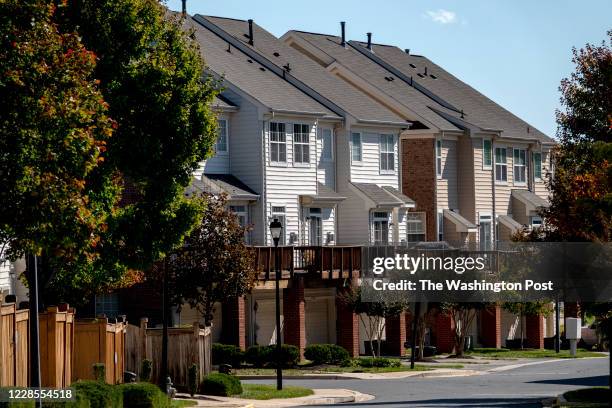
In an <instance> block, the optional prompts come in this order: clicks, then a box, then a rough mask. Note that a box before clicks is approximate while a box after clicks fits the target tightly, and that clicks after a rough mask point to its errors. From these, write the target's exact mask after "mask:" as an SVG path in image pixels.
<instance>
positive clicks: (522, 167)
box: [513, 149, 527, 183]
mask: <svg viewBox="0 0 612 408" xmlns="http://www.w3.org/2000/svg"><path fill="white" fill-rule="evenodd" d="M526 159H527V151H526V150H525V149H514V164H513V165H514V182H515V183H525V182H526V181H527V174H526V173H527V171H526V170H527V166H526V164H527V160H526Z"/></svg>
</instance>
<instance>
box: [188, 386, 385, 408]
mask: <svg viewBox="0 0 612 408" xmlns="http://www.w3.org/2000/svg"><path fill="white" fill-rule="evenodd" d="M313 391H314V394H313V395H309V396H307V397H300V398H290V399H287V398H285V399H271V400H247V399H241V398H228V397H213V396H204V395H196V396H195V398H193V399H195V400H197V402H198V405H197V406H198V407H211V408H213V407H214V408H284V407H297V406H304V405H333V404H341V403H356V402H363V401H369V400H371V399H374V396H372V395H368V394H362V393H360V392H357V391H351V390H345V389H333V388H330V389H314V390H313ZM179 396H182V397H185V398H188V396H186V395H184V394H179Z"/></svg>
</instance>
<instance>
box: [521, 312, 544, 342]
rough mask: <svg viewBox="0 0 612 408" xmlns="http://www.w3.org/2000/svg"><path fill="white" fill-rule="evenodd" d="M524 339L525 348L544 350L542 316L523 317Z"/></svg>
mask: <svg viewBox="0 0 612 408" xmlns="http://www.w3.org/2000/svg"><path fill="white" fill-rule="evenodd" d="M525 337H526V338H525V342H524V345H525V347H527V348H534V349H543V348H544V316H542V315H533V316H525Z"/></svg>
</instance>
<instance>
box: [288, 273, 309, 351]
mask: <svg viewBox="0 0 612 408" xmlns="http://www.w3.org/2000/svg"><path fill="white" fill-rule="evenodd" d="M283 332H284V333H283V334H284V336H283V337H284V339H283V341H284V342H285V343H286V344H292V345H294V346H297V347H298V348H299V349H300V358H302V359H303V358H304V347H306V310H305V305H304V278H302V277H298V278H295V279H293V280H292V281H291V283H290V287H288V288H287V289H283Z"/></svg>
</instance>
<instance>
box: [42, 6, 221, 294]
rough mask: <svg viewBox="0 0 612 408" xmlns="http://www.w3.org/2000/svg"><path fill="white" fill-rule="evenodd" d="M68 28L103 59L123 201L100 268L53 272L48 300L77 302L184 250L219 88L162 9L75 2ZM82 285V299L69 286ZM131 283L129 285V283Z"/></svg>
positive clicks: (113, 160)
mask: <svg viewBox="0 0 612 408" xmlns="http://www.w3.org/2000/svg"><path fill="white" fill-rule="evenodd" d="M66 4H67V7H63V8H62V14H61V18H59V19H58V20H59V21H60V22H61V26H62V27H63V29H64V30H65V31H67V32H71V31H76V32H78V34H79V36H81V38H82V41H83V43H84V44H85V45H86V46H87V48H88V49H90V50H92V51H93V52H95V53H96V55H97V56H98V64H97V66H96V67H95V72H94V74H95V77H96V78H98V79H99V81H100V82H99V88H100V90H101V92H102V94H103V96H104V99H105V100H106V101H107V102H108V114H109V115H110V116H111V117H112V118H113V119H114V120H115V121H116V123H117V128H116V130H115V133H114V137H113V138H112V140H111V141H109V143H108V144H107V154H106V160H105V161H104V162H103V163H102V164H101V171H100V172H101V174H103V175H105V176H110V175H112V176H114V177H116V178H117V179H118V180H117V181H118V182H119V183H120V185H121V186H122V187H123V198H124V199H123V200H122V202H121V205H120V206H119V207H116V208H114V209H113V211H112V213H111V215H110V216H109V217H108V220H107V224H108V228H107V230H106V232H105V233H104V234H103V235H102V237H101V240H100V242H99V245H98V246H97V250H98V252H99V254H100V256H99V257H98V258H97V262H94V263H85V262H79V263H60V264H55V265H53V273H54V278H53V279H52V281H51V283H50V285H49V289H48V290H47V294H48V296H50V297H52V298H55V299H64V300H70V301H72V302H74V301H75V300H77V301H78V300H80V299H82V298H83V296H86V295H87V292H86V291H83V288H85V287H87V288H91V291H95V290H101V289H102V290H103V289H104V288H105V287H108V282H109V281H110V282H112V281H113V280H112V279H109V276H117V277H124V276H125V273H126V271H127V270H137V271H146V270H148V269H149V268H150V267H151V266H152V265H153V263H154V262H155V261H157V260H159V259H161V258H162V257H163V256H165V254H167V253H169V252H170V251H172V250H173V249H174V248H176V247H178V246H180V245H181V243H182V240H183V238H184V237H185V236H186V235H187V234H188V233H189V232H190V231H191V229H192V228H193V226H194V225H195V224H196V223H197V221H198V218H199V216H200V211H201V208H200V207H199V205H198V204H197V203H196V202H194V201H192V200H188V199H186V198H185V197H184V196H183V191H184V189H185V187H186V186H187V185H188V184H189V183H190V181H191V178H192V174H193V171H194V170H195V169H196V168H197V164H198V162H200V161H202V160H203V159H205V158H207V157H208V156H209V154H210V153H211V152H212V146H213V143H214V141H215V139H216V119H215V117H214V115H213V113H212V111H211V110H210V108H209V106H208V105H209V104H210V102H211V101H212V98H213V97H214V95H215V94H216V93H217V90H216V89H217V83H216V82H214V81H213V80H212V79H210V78H208V77H206V76H204V68H205V66H204V62H203V59H202V57H201V55H200V51H199V48H198V45H197V42H196V41H195V40H194V39H193V38H192V37H193V36H192V35H191V33H190V32H189V31H188V30H186V29H185V27H184V26H183V21H182V19H181V18H180V16H176V15H173V14H171V13H169V12H168V10H167V9H166V8H165V7H163V5H162V4H160V2H159V1H157V0H68V1H67V2H66ZM74 276H77V277H80V279H79V280H78V286H76V288H77V289H78V290H72V288H70V287H68V288H67V287H66V286H65V282H66V281H72V282H75V280H74V279H72V278H73V277H74ZM128 277H131V276H130V275H128Z"/></svg>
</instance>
